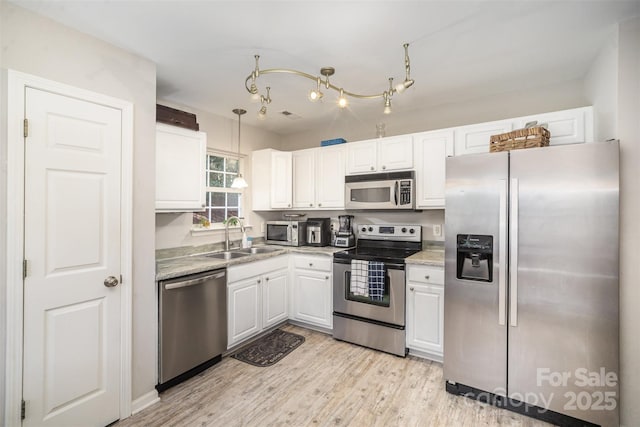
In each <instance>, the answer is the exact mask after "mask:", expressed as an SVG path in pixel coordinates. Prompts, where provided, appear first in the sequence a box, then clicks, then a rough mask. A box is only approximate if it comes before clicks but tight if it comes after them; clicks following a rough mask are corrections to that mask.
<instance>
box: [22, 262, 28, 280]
mask: <svg viewBox="0 0 640 427" xmlns="http://www.w3.org/2000/svg"><path fill="white" fill-rule="evenodd" d="M27 274H29V262H28V261H27V260H26V259H25V260H24V261H22V278H23V279H26V278H27Z"/></svg>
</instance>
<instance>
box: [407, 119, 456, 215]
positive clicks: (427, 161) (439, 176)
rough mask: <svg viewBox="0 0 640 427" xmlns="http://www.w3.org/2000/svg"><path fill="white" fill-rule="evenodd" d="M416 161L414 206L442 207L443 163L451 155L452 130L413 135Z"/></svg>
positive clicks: (419, 207) (424, 207)
mask: <svg viewBox="0 0 640 427" xmlns="http://www.w3.org/2000/svg"><path fill="white" fill-rule="evenodd" d="M413 143H414V152H415V163H416V208H418V209H443V208H444V190H445V165H446V159H447V157H448V156H453V130H452V129H449V130H444V131H433V132H423V133H417V134H414V135H413Z"/></svg>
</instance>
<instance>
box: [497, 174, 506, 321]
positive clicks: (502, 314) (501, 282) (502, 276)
mask: <svg viewBox="0 0 640 427" xmlns="http://www.w3.org/2000/svg"><path fill="white" fill-rule="evenodd" d="M498 185H499V186H500V216H499V222H500V224H499V229H498V233H500V237H499V238H498V251H499V254H500V260H499V262H498V325H502V326H503V325H505V324H506V317H507V180H506V179H501V180H499V181H498Z"/></svg>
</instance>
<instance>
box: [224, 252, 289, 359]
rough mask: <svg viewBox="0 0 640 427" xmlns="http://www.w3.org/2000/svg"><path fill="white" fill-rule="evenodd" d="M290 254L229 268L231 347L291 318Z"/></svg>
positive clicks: (229, 346) (228, 337) (229, 329)
mask: <svg viewBox="0 0 640 427" xmlns="http://www.w3.org/2000/svg"><path fill="white" fill-rule="evenodd" d="M288 266H289V265H288V256H287V255H284V256H279V257H275V258H269V259H266V260H263V261H256V262H252V263H247V264H240V265H237V266H231V267H229V268H227V349H229V348H231V347H233V346H235V345H237V344H239V343H241V342H242V341H244V340H246V339H247V338H250V337H252V336H254V335H257V334H259V333H260V332H262V331H263V330H264V329H266V328H269V327H271V326H273V325H275V324H277V323H279V322H282V321H284V320H286V319H287V316H288V312H287V306H288V301H287V298H288V292H289V291H288V277H289V269H288Z"/></svg>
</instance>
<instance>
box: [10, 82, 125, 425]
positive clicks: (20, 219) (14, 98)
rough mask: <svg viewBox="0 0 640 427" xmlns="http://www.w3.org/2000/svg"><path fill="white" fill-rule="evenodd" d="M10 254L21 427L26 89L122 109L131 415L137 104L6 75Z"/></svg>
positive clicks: (14, 382) (16, 414) (16, 416)
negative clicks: (135, 127)
mask: <svg viewBox="0 0 640 427" xmlns="http://www.w3.org/2000/svg"><path fill="white" fill-rule="evenodd" d="M6 81H7V104H6V105H7V229H6V232H7V234H6V238H7V254H6V263H7V265H6V269H7V282H6V353H5V355H6V370H5V408H4V409H5V419H4V423H5V425H16V426H19V425H21V424H22V421H21V414H20V406H21V401H22V375H23V334H24V331H23V328H24V323H23V314H24V310H23V304H24V289H23V282H24V279H23V277H22V273H23V272H22V265H23V258H24V226H25V224H24V191H25V189H24V174H25V169H24V161H25V156H24V137H23V119H24V112H25V96H26V88H27V87H29V88H35V89H39V90H44V91H48V92H52V93H57V94H60V95H64V96H69V97H72V98H78V99H82V100H86V101H89V102H94V103H96V104H101V105H105V106H108V107H111V108H115V109H118V110H120V111H121V112H122V128H121V129H122V154H121V161H122V163H121V172H120V178H121V184H120V185H121V196H120V197H121V199H120V200H121V215H120V220H121V227H120V241H121V245H122V246H121V255H120V257H121V259H120V262H121V272H122V277H123V283H122V285H123V286H122V289H121V292H120V298H121V299H120V303H121V312H120V313H121V314H120V316H121V318H120V345H121V352H120V354H121V369H122V370H121V376H120V419H123V418H126V417H128V416H130V415H131V404H132V402H131V394H132V384H131V379H132V376H131V364H132V360H131V358H132V298H133V292H132V285H133V281H132V280H133V276H132V270H133V262H132V256H133V239H132V213H133V185H132V183H133V174H132V166H133V104H132V103H131V102H128V101H124V100H120V99H117V98H113V97H110V96H107V95H103V94H100V93H96V92H92V91H88V90H84V89H80V88H77V87H74V86H70V85H66V84H63V83H58V82H55V81H52V80H47V79H44V78H41V77H37V76H33V75H30V74H26V73H22V72H19V71H15V70H7V80H6Z"/></svg>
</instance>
